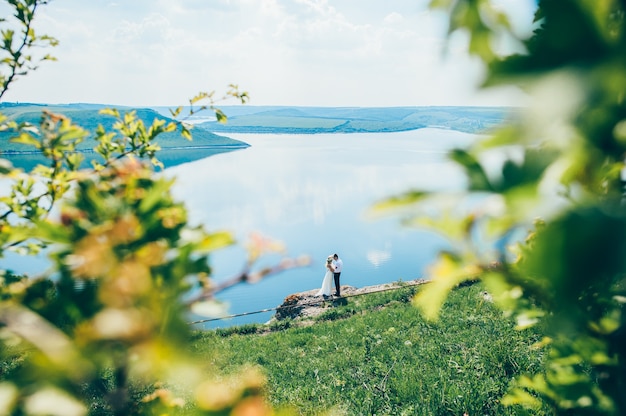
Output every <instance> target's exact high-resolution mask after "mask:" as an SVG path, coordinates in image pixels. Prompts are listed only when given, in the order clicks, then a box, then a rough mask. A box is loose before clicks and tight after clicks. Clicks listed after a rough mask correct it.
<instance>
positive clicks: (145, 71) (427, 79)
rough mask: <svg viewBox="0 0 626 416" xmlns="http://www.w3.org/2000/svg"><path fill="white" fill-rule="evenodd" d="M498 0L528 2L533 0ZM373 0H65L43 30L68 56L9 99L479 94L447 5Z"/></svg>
mask: <svg viewBox="0 0 626 416" xmlns="http://www.w3.org/2000/svg"><path fill="white" fill-rule="evenodd" d="M528 1H530V0H526V2H528ZM498 2H499V3H501V4H502V7H504V8H508V9H510V10H513V11H514V12H519V13H521V12H520V10H522V8H521V7H520V6H519V3H524V2H518V3H516V2H514V1H513V0H498ZM366 3H367V4H364V3H363V2H352V1H347V0H337V1H333V2H330V1H327V0H297V1H293V0H289V1H288V0H212V1H209V2H207V1H204V0H186V1H185V2H181V1H171V0H156V1H154V0H134V1H133V2H124V3H122V2H117V3H114V2H110V1H106V0H94V1H90V2H85V1H81V0H56V1H54V2H51V3H50V4H49V5H47V6H45V7H43V8H42V9H41V10H42V15H41V18H40V20H39V22H38V23H39V26H38V27H37V28H36V30H37V31H38V33H46V34H50V35H53V36H55V37H57V38H59V39H60V41H61V46H59V47H58V48H56V49H55V50H53V51H52V53H53V55H55V56H57V57H58V59H59V61H58V62H56V63H45V64H44V65H42V67H41V68H40V69H39V70H38V71H37V72H35V73H33V74H32V75H29V77H28V79H22V80H20V82H19V83H16V84H15V85H13V86H12V89H11V91H10V93H9V94H8V95H7V97H6V99H7V100H10V101H36V102H98V103H109V104H118V105H178V104H184V103H186V102H187V100H188V98H189V97H191V96H193V95H195V93H196V92H198V91H206V90H212V89H216V90H218V91H220V90H221V89H223V88H225V86H226V85H227V84H229V83H236V84H239V85H240V87H241V88H242V89H245V90H247V91H249V93H250V95H251V97H252V101H251V103H252V104H256V105H263V104H276V105H279V104H283V105H329V106H387V105H441V104H471V103H473V102H479V101H476V100H477V98H476V97H475V94H474V91H473V88H474V86H475V85H476V84H477V83H478V81H479V79H480V68H479V66H477V65H476V64H475V63H472V62H471V61H470V60H469V59H468V58H467V57H466V55H465V53H464V52H457V51H455V50H454V49H452V50H451V53H450V55H449V58H448V60H449V62H447V63H446V62H443V61H442V58H441V56H442V55H441V47H442V45H443V37H444V34H445V20H444V19H443V16H442V15H441V14H437V13H430V12H429V11H427V9H426V6H425V4H426V3H427V2H426V1H423V0H420V1H417V2H416V1H412V0H389V1H386V2H378V1H372V2H366ZM527 14H528V13H527ZM489 101H490V102H493V103H495V104H498V103H499V102H500V101H501V100H500V99H495V98H489ZM481 103H482V102H481Z"/></svg>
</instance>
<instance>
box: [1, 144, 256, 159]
mask: <svg viewBox="0 0 626 416" xmlns="http://www.w3.org/2000/svg"><path fill="white" fill-rule="evenodd" d="M248 147H250V145H249V144H248V143H243V142H242V144H225V145H219V144H214V145H200V146H175V147H162V148H161V150H160V151H167V150H189V149H205V150H210V149H233V150H236V149H245V148H248ZM76 152H78V153H96V151H95V150H93V149H76ZM38 154H41V151H40V150H2V151H0V155H2V156H6V155H38Z"/></svg>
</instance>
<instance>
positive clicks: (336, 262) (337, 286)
mask: <svg viewBox="0 0 626 416" xmlns="http://www.w3.org/2000/svg"><path fill="white" fill-rule="evenodd" d="M333 266H334V267H333V268H334V269H335V271H334V272H333V277H334V278H335V296H341V284H339V276H341V270H342V269H343V261H341V259H340V258H339V256H338V255H337V254H336V253H335V254H333Z"/></svg>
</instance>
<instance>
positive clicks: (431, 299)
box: [378, 0, 626, 415]
mask: <svg viewBox="0 0 626 416" xmlns="http://www.w3.org/2000/svg"><path fill="white" fill-rule="evenodd" d="M432 6H433V7H435V8H443V9H444V10H446V12H447V13H448V14H449V16H450V32H451V33H452V32H455V31H457V30H461V29H463V30H467V31H468V32H469V39H470V44H469V50H470V52H471V53H473V54H475V55H477V56H479V57H481V58H482V59H483V61H484V62H485V64H486V65H487V78H486V80H485V85H486V86H495V85H503V84H504V85H516V86H519V87H521V88H523V89H524V90H525V91H526V92H527V93H528V96H529V97H530V98H531V101H530V102H531V104H530V105H529V106H528V107H527V108H523V109H520V111H519V112H518V113H516V115H515V117H514V118H513V119H511V120H510V122H508V123H507V124H506V125H504V126H502V127H501V128H499V129H497V130H495V131H493V132H490V134H489V136H488V137H487V138H485V139H481V140H478V141H477V142H476V143H475V145H473V146H472V147H471V148H470V149H469V150H455V151H453V152H451V155H450V156H451V159H452V160H454V161H455V162H456V163H457V164H458V165H459V166H461V167H462V168H463V169H464V171H465V173H466V176H467V178H468V181H467V183H468V187H467V190H466V192H463V193H459V194H455V195H442V194H441V193H435V194H433V193H428V192H420V191H419V190H418V191H412V192H410V193H407V194H406V195H405V196H403V197H397V198H392V199H390V200H389V201H385V202H384V203H381V204H380V205H379V206H378V207H379V208H383V209H385V210H387V209H389V208H390V207H391V208H395V207H402V208H406V207H411V208H413V209H414V210H413V215H411V216H409V217H407V218H406V219H405V221H406V223H408V224H411V225H416V226H428V227H432V228H434V229H436V230H439V231H440V232H442V233H443V234H444V235H446V236H447V237H448V239H449V241H450V242H451V245H452V249H451V250H450V251H449V252H446V253H442V254H441V256H440V258H439V260H438V261H437V262H436V263H435V264H434V265H433V266H432V268H431V269H430V272H429V277H430V278H432V280H433V283H432V284H431V285H429V286H428V287H426V288H425V289H424V290H423V291H422V292H420V294H418V295H417V297H416V298H415V303H416V305H417V306H418V307H420V308H421V309H422V310H423V311H424V312H425V313H426V315H427V316H429V317H431V318H434V317H436V316H437V313H438V310H439V308H440V307H441V305H442V303H443V301H444V300H445V298H446V296H447V294H448V292H449V291H450V290H451V289H452V288H453V287H455V286H457V285H458V284H460V283H462V282H464V281H466V280H470V279H477V278H480V279H482V280H483V281H484V283H485V284H486V285H487V287H488V288H489V290H490V291H491V292H492V293H493V295H494V299H496V300H497V301H498V303H499V305H500V306H501V307H502V308H503V310H504V311H505V313H507V314H510V315H512V316H514V317H515V318H516V320H517V322H518V327H519V328H520V329H523V328H526V327H529V326H533V325H535V324H536V323H537V322H542V326H541V327H542V328H544V335H545V339H544V342H545V343H546V344H547V345H549V347H550V351H551V352H550V356H549V358H548V362H547V367H546V370H545V371H544V372H541V373H538V374H533V375H528V376H525V377H521V378H519V379H518V380H517V382H516V384H515V386H514V387H513V389H512V390H511V391H510V392H509V394H508V395H507V396H506V397H505V398H504V399H503V401H504V402H505V403H508V404H522V405H525V406H528V407H530V408H538V407H539V406H540V405H541V403H543V404H544V405H547V406H549V407H550V408H551V409H553V412H554V413H555V414H571V412H574V413H576V414H594V415H595V414H607V415H619V414H625V413H626V398H625V396H624V394H623V392H624V391H625V389H626V356H625V351H626V350H624V348H623V345H624V342H625V341H626V314H625V313H624V304H625V303H626V296H625V295H626V278H625V276H626V260H625V257H624V255H623V253H624V252H625V250H626V211H625V210H624V204H623V200H624V197H625V195H624V189H625V188H624V185H625V184H624V180H623V172H624V167H625V166H624V155H625V154H626V140H624V137H626V135H625V134H624V131H625V129H624V120H626V102H625V101H624V96H626V65H625V63H624V60H623V56H624V54H625V53H626V36H625V33H626V27H625V22H624V16H625V15H626V9H625V7H626V6H625V5H624V2H618V1H612V0H600V1H595V2H588V1H584V0H567V1H555V0H542V1H539V2H538V9H537V13H536V20H535V22H534V24H535V25H536V30H535V32H534V34H533V36H532V37H531V38H529V39H518V41H519V42H521V44H522V45H523V46H524V49H525V50H526V52H525V53H523V54H517V55H511V56H508V57H501V56H498V55H497V54H496V53H495V52H494V51H495V43H494V39H496V38H497V36H498V34H499V33H503V32H507V30H508V29H507V28H508V27H509V25H508V23H507V22H505V21H503V20H501V19H500V18H496V19H493V18H492V17H493V16H495V15H493V14H491V13H490V11H493V10H494V8H493V7H494V6H493V5H492V4H491V2H490V1H489V0H479V1H473V0H472V1H470V0H460V1H445V0H443V1H442V0H434V1H433V2H432ZM566 27H567V28H568V30H567V35H565V30H564V28H566ZM508 33H509V35H512V33H511V32H508ZM494 160H497V161H498V162H496V163H494ZM433 212H436V213H438V214H437V215H432V213H433Z"/></svg>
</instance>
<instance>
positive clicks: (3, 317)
mask: <svg viewBox="0 0 626 416" xmlns="http://www.w3.org/2000/svg"><path fill="white" fill-rule="evenodd" d="M6 3H7V4H8V5H9V6H10V7H12V9H13V10H14V12H15V17H16V18H17V22H18V24H19V23H21V27H22V30H23V32H22V34H23V37H22V39H21V40H17V39H16V38H15V32H13V31H11V30H8V29H4V28H3V30H2V36H3V38H4V42H3V43H2V44H0V50H1V51H2V52H3V53H4V54H6V55H8V58H5V59H3V60H0V81H1V82H2V83H3V86H2V91H1V93H0V97H1V96H2V94H4V92H6V91H7V90H8V88H9V85H11V84H12V83H13V82H15V80H16V79H17V77H18V76H21V75H25V74H26V73H27V72H28V71H30V70H33V69H35V68H36V66H35V65H31V64H32V63H33V62H34V58H32V56H30V55H28V54H26V52H27V51H28V50H30V49H32V48H34V47H36V46H54V45H55V44H56V41H54V40H53V39H52V38H50V37H47V36H35V34H34V29H33V25H32V23H33V22H34V19H35V12H36V10H37V7H38V6H39V5H43V4H46V3H47V2H46V1H38V0H6ZM5 22H6V21H5V20H2V21H1V22H0V23H5ZM15 42H17V43H15ZM46 59H49V57H48V56H47V55H46V56H44V58H43V60H46ZM229 88H230V89H229V91H228V93H227V95H226V96H229V97H233V98H238V99H239V100H241V101H242V102H245V101H246V100H247V98H248V96H247V93H242V92H239V91H238V89H237V87H236V86H229ZM203 99H207V100H209V102H210V104H208V105H202V106H201V107H200V109H199V110H196V109H192V110H191V112H190V113H191V114H194V112H197V111H203V110H212V111H215V112H216V117H218V118H220V119H221V120H225V116H224V114H223V113H222V112H221V111H219V109H217V108H216V107H215V106H214V101H213V98H212V95H211V94H200V95H199V96H198V97H196V98H194V100H192V104H196V103H198V102H199V101H200V100H203ZM102 113H104V114H108V115H113V116H114V117H115V118H116V119H117V121H116V123H115V125H114V126H113V129H112V131H106V130H105V129H104V128H102V127H101V126H100V127H99V128H98V129H97V130H96V132H95V141H96V142H97V144H96V146H95V148H94V152H95V154H96V156H97V157H99V158H100V159H99V160H97V161H94V162H92V166H91V168H88V169H82V168H81V164H82V162H83V161H84V155H83V153H82V152H81V151H80V150H79V145H80V144H81V143H82V142H83V141H84V140H86V139H87V138H88V136H89V132H87V131H86V130H84V129H83V128H81V127H79V126H77V125H75V124H73V123H72V122H71V120H70V119H69V118H68V117H66V116H64V115H60V114H55V113H52V112H48V111H44V112H43V113H42V116H41V119H40V121H39V123H38V125H30V124H26V123H17V122H15V121H11V120H9V119H8V118H7V117H5V116H3V115H2V114H0V131H10V132H12V133H13V135H14V136H13V137H12V139H11V140H13V141H15V142H18V143H21V144H23V145H26V146H30V147H32V148H33V149H34V150H35V151H37V152H39V153H40V154H41V155H42V156H43V157H44V158H45V160H46V162H45V163H44V164H40V165H38V166H37V167H35V168H34V169H33V170H32V171H30V172H24V171H23V170H21V169H17V168H14V167H13V166H11V164H10V163H8V161H6V160H0V179H2V182H3V191H2V192H3V193H2V194H1V195H0V257H2V256H3V255H4V254H5V252H6V251H7V250H13V251H16V252H18V253H20V254H24V255H26V256H27V255H30V254H34V253H36V252H37V251H39V250H40V249H41V248H42V247H46V246H47V247H48V248H49V256H50V260H51V268H50V270H48V271H47V272H45V273H44V274H43V275H42V276H37V277H32V278H28V277H26V276H18V275H16V274H14V273H13V272H12V271H9V270H0V344H2V348H0V359H1V360H2V372H0V398H1V399H0V413H2V414H4V413H6V414H41V413H49V412H56V413H55V414H63V415H72V416H73V415H77V416H78V415H84V414H87V413H102V412H104V413H106V414H113V415H131V414H164V413H175V412H183V411H184V412H185V414H198V415H200V414H221V413H220V412H223V409H224V408H229V409H232V410H233V411H236V412H245V411H247V412H250V411H256V412H257V413H256V414H264V413H259V412H267V408H266V406H265V404H264V402H263V399H262V394H263V388H262V386H263V382H264V381H263V377H262V376H261V375H259V374H258V372H250V373H248V377H247V378H246V377H243V378H241V377H239V378H238V379H237V383H238V385H239V386H240V389H239V390H238V393H236V394H235V393H233V392H230V393H229V394H228V395H225V394H224V390H223V389H215V388H213V385H212V384H210V383H209V382H208V381H207V379H208V377H209V374H206V373H205V372H204V370H203V369H202V367H201V366H199V365H197V362H194V359H192V358H191V357H189V356H188V355H187V354H186V347H187V343H188V341H189V335H190V331H189V326H188V324H187V322H186V316H187V313H188V312H189V310H190V309H192V310H195V311H196V312H199V311H206V310H207V309H210V308H207V307H206V305H207V303H210V302H215V299H214V295H215V294H216V293H218V292H219V291H220V290H221V289H220V288H219V287H215V286H214V285H213V284H212V282H211V268H210V265H209V255H210V253H212V252H213V251H215V250H218V249H220V248H222V247H225V246H227V245H230V244H234V243H235V241H234V239H233V237H232V236H231V234H230V233H228V232H223V231H216V232H208V231H206V230H205V229H203V228H202V227H192V226H190V225H189V224H188V222H187V211H186V209H185V207H184V206H183V205H182V204H181V203H180V202H177V201H175V200H174V199H173V198H172V196H171V192H170V188H171V186H172V183H173V182H172V181H171V180H168V179H165V178H163V177H157V176H156V175H155V172H154V166H159V165H160V163H159V161H158V159H157V152H158V151H159V149H160V148H159V145H158V144H157V141H156V140H157V138H158V137H159V136H160V135H161V134H162V133H165V132H171V131H174V130H175V129H176V128H178V127H179V126H180V127H181V134H182V135H184V136H186V137H188V138H191V135H190V133H189V129H188V128H187V127H186V126H185V125H183V124H182V123H179V122H171V123H166V122H165V121H162V120H155V121H154V122H153V123H152V124H151V125H150V126H149V127H148V126H146V125H145V124H144V122H143V121H142V120H140V119H138V117H137V115H136V113H135V112H133V111H131V112H128V113H125V114H121V113H120V112H118V111H117V110H114V109H106V110H103V112H102ZM145 159H147V160H149V161H150V162H151V164H147V163H145ZM5 191H6V192H5ZM254 241H256V240H254V239H253V244H252V245H251V247H250V259H249V260H250V261H249V262H247V263H246V265H245V268H244V274H242V276H244V275H245V276H246V279H243V278H239V279H237V280H234V281H233V284H236V283H238V282H240V281H243V280H246V281H249V280H250V276H257V277H258V278H263V277H266V276H268V275H270V274H274V273H278V272H281V271H283V270H286V269H288V268H290V267H298V266H300V265H303V264H306V263H307V261H306V259H296V260H291V259H288V258H286V259H284V261H283V262H281V263H279V264H278V265H277V266H276V267H274V268H270V269H261V270H255V262H256V259H257V258H258V256H259V255H261V254H265V253H267V252H272V250H274V249H275V247H274V246H273V245H269V246H268V245H261V246H259V244H256V243H254ZM261 241H265V240H261ZM257 243H258V241H257ZM283 254H284V253H283ZM283 257H284V256H283ZM194 296H195V298H193V299H192V297H194ZM5 347H6V348H5ZM244 376H245V374H244ZM171 386H177V387H179V388H180V390H178V389H177V390H176V391H177V392H178V391H187V392H189V391H192V392H194V394H192V397H190V398H189V397H188V398H186V399H183V398H182V397H181V396H180V395H179V394H178V393H175V392H174V390H172V389H171Z"/></svg>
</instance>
